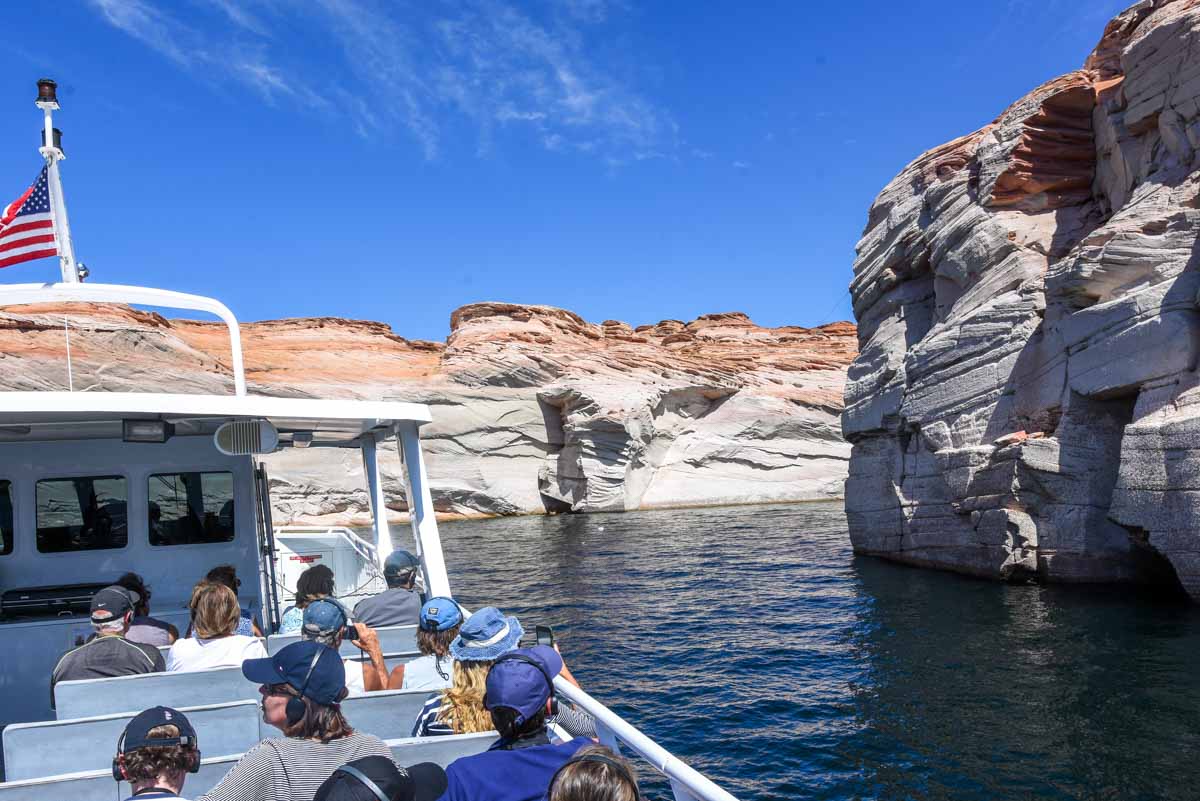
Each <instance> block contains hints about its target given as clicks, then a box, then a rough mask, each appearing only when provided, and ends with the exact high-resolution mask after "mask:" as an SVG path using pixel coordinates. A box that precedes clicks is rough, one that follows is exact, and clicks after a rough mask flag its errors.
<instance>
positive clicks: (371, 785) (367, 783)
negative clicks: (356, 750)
mask: <svg viewBox="0 0 1200 801" xmlns="http://www.w3.org/2000/svg"><path fill="white" fill-rule="evenodd" d="M334 773H345V774H346V775H347V776H352V777H353V778H355V779H357V780H358V782H359V783H360V784H361V785H362V786H363V787H366V788H367V789H368V790H370V791H371V793H372V794H374V796H375V797H376V798H378V799H379V801H391V799H390V798H388V797H387V794H386V793H384V792H383V790H380V789H379V785H378V784H376V783H375V782H373V781H371V779H370V777H368V776H367V774H365V773H363V772H362V771H361V770H359V769H358V768H356V767H354V766H353V765H342V766H341V767H340V768H338V769H337V770H335V771H334Z"/></svg>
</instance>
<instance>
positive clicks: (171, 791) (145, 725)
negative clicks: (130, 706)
mask: <svg viewBox="0 0 1200 801" xmlns="http://www.w3.org/2000/svg"><path fill="white" fill-rule="evenodd" d="M199 769H200V744H199V742H198V740H197V739H196V730H195V729H193V728H192V724H191V723H189V722H188V719H187V717H186V716H185V715H184V714H183V713H182V712H179V711H177V710H175V709H171V708H170V707H166V706H156V707H153V708H151V709H147V710H146V711H144V712H142V713H140V714H138V715H137V716H135V717H134V719H133V720H131V721H129V723H128V724H126V726H125V731H124V733H123V734H122V735H121V739H119V740H118V741H117V755H116V757H115V758H114V759H113V772H114V773H117V774H119V775H120V776H121V778H123V779H124V780H125V781H127V782H129V786H130V789H132V790H133V795H131V796H129V798H128V799H126V801H145V800H146V799H156V801H184V799H183V798H182V797H181V796H180V793H182V792H183V784H184V781H185V780H186V779H187V775H188V774H189V773H195V772H196V771H198V770H199Z"/></svg>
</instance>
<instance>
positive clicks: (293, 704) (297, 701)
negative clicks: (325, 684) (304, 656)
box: [285, 646, 326, 726]
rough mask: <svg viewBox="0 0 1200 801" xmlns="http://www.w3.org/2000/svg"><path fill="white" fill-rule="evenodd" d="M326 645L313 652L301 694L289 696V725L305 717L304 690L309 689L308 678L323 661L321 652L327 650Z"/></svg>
mask: <svg viewBox="0 0 1200 801" xmlns="http://www.w3.org/2000/svg"><path fill="white" fill-rule="evenodd" d="M325 650H326V648H325V646H321V647H320V648H318V649H317V650H316V651H315V652H313V658H312V662H309V663H308V672H307V673H305V674H304V683H303V684H301V685H300V687H299V688H298V689H299V692H300V695H298V696H297V695H292V696H289V698H288V702H287V709H286V710H285V711H286V712H287V723H288V725H289V726H295V725H296V724H297V723H299V722H300V721H301V720H302V719H303V718H304V713H305V712H306V711H307V707H306V706H305V705H304V691H305V690H307V689H308V680H309V679H311V678H312V674H313V671H314V670H316V669H317V663H318V662H320V661H321V653H322V652H323V651H325Z"/></svg>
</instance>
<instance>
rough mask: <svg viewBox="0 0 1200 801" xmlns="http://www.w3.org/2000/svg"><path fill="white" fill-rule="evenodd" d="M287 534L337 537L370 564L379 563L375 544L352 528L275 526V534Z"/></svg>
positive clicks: (277, 535)
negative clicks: (348, 544)
mask: <svg viewBox="0 0 1200 801" xmlns="http://www.w3.org/2000/svg"><path fill="white" fill-rule="evenodd" d="M281 534H282V535H285V536H286V535H288V534H300V535H305V534H314V535H316V536H320V537H338V538H340V539H344V540H346V542H348V543H350V547H351V548H353V549H354V552H355V553H357V554H358V555H359V556H361V557H362V558H363V559H365V560H366V561H367V562H368V563H370V564H372V565H377V564H379V560H378V558H377V554H376V551H375V546H374V545H373V544H372V543H369V542H367V541H366V540H364V539H363V538H362V537H360V536H358V534H356V533H355V532H354V529H352V528H347V527H346V526H276V527H275V536H276V537H279V536H280V535H281Z"/></svg>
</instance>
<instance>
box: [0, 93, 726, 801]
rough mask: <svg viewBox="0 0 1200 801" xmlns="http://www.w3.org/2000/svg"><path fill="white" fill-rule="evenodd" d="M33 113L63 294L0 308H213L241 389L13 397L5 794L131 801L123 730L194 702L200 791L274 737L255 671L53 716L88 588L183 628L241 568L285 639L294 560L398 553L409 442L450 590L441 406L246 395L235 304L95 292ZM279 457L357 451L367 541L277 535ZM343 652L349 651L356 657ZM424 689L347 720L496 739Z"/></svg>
mask: <svg viewBox="0 0 1200 801" xmlns="http://www.w3.org/2000/svg"><path fill="white" fill-rule="evenodd" d="M38 106H39V107H40V108H42V109H43V111H44V113H45V133H46V138H45V142H44V144H43V147H42V149H41V153H42V155H43V157H44V158H45V160H46V171H47V172H46V175H47V176H48V189H49V195H50V210H51V215H50V216H51V217H52V218H53V223H54V228H53V230H54V235H55V239H56V242H55V246H56V249H57V254H58V256H59V258H60V262H61V268H62V276H63V277H62V281H61V282H58V283H49V284H15V285H0V306H3V307H7V306H11V305H15V304H31V303H77V302H78V303H118V304H129V305H148V306H153V307H165V308H173V309H181V310H186V311H193V312H194V311H199V312H206V313H209V314H212V315H215V316H216V317H218V318H219V319H220V320H221V321H222V322H223V323H224V324H225V326H226V327H227V328H228V332H229V342H230V351H231V352H230V357H231V358H230V364H231V369H232V374H233V375H232V378H233V394H232V395H200V394H166V393H155V392H139V393H129V392H74V391H48V392H0V539H2V540H3V541H2V543H0V576H2V577H3V580H2V581H0V653H3V654H4V663H3V664H4V669H3V671H0V724H4V726H5V729H4V732H3V756H4V772H5V773H4V778H5V780H6V781H4V782H3V783H0V801H16V800H17V799H35V798H36V799H45V798H51V799H68V798H69V799H73V801H93V799H94V800H95V801H108V799H111V798H113V797H114V794H117V793H118V792H119V793H121V795H120V797H124V794H126V793H127V792H128V787H126V786H123V787H120V788H116V787H114V779H113V776H112V772H111V768H110V765H109V763H110V761H111V759H112V755H113V753H114V751H115V748H116V743H117V737H118V735H119V733H120V731H121V730H122V729H123V727H124V725H125V723H126V722H127V721H128V720H129V719H130V718H131V717H132V716H133V715H134V714H136V713H137V712H139V711H140V710H142V709H143V708H146V707H149V706H152V705H155V704H160V703H161V704H165V705H170V706H175V707H178V708H182V709H184V710H186V711H187V714H188V715H189V717H190V719H191V720H192V722H193V724H194V725H195V727H196V729H197V733H198V739H199V742H200V748H201V751H202V754H203V760H202V765H201V769H200V772H199V773H198V774H195V775H192V776H189V777H188V779H187V784H186V787H185V794H186V795H187V796H188V797H196V796H199V795H201V794H202V793H204V792H205V791H207V790H208V789H209V788H210V787H212V786H213V785H215V784H216V783H217V781H219V780H220V778H221V776H223V775H224V773H225V772H226V771H227V770H228V769H229V768H230V767H231V766H232V765H233V764H234V763H235V762H236V761H237V759H238V758H239V757H240V755H241V754H242V753H244V752H245V751H246V750H248V749H249V748H251V747H253V746H254V744H256V743H257V742H258V741H259V739H261V738H262V737H265V736H273V735H274V734H277V732H274V730H270V731H268V730H267V729H266V728H265V724H263V723H262V722H261V719H260V711H259V706H258V701H257V699H258V694H257V690H256V688H255V687H254V686H252V685H250V683H249V682H247V681H246V680H245V679H244V678H243V677H242V676H241V672H240V668H216V669H212V670H205V671H193V672H179V673H151V674H145V675H138V676H121V677H117V678H102V679H91V680H87V681H66V682H60V683H59V684H58V686H57V688H56V692H55V701H56V704H55V706H54V707H53V708H52V706H51V695H50V684H49V680H50V674H51V670H52V669H53V668H54V666H55V664H56V662H57V660H58V658H59V657H60V656H61V655H62V654H63V653H65V652H66V651H68V650H69V649H71V648H72V647H74V646H75V645H76V644H77V643H79V642H81V641H82V638H84V637H87V636H89V635H90V634H91V633H92V629H91V625H90V620H89V616H88V611H89V604H90V600H91V595H92V593H93V592H95V591H96V590H97V589H98V588H100V587H103V586H106V585H108V584H111V583H113V582H114V581H115V580H116V579H117V577H118V576H120V575H121V574H123V573H125V572H127V571H132V572H135V573H138V574H140V575H141V576H142V577H143V578H144V579H145V581H146V583H147V584H148V585H149V586H151V587H152V589H153V596H152V602H151V603H152V606H151V610H150V611H151V615H153V616H154V617H156V618H158V619H161V620H165V621H168V622H172V623H174V624H175V625H176V627H177V628H178V629H179V631H180V632H183V631H185V630H186V628H187V623H188V612H187V601H188V599H189V597H190V592H191V588H192V586H193V584H194V583H195V582H196V581H197V580H198V579H199V578H201V577H202V576H203V575H204V573H205V572H206V571H207V570H208V569H209V568H210V567H212V566H215V565H220V564H231V565H233V566H234V567H235V568H236V569H237V572H238V574H239V575H240V576H241V577H243V579H244V581H243V584H242V586H241V590H240V592H239V600H240V601H241V603H242V605H243V606H245V607H248V608H249V609H250V610H251V611H252V612H253V613H254V614H255V615H256V617H257V618H258V619H259V620H261V621H262V623H263V630H264V631H267V632H270V631H274V630H275V627H276V626H277V624H278V622H279V619H280V613H281V609H282V608H283V606H284V605H285V604H286V602H287V599H288V598H287V591H288V590H291V589H292V587H287V588H286V589H285V588H284V584H285V582H284V581H283V580H282V578H283V576H282V574H283V573H284V572H286V567H285V564H284V562H285V561H288V560H287V558H286V557H288V556H293V555H294V556H297V557H298V558H297V559H296V560H295V561H297V562H299V563H302V564H307V563H308V562H309V561H311V560H312V558H313V557H312V554H314V553H320V552H330V553H333V552H339V553H344V552H346V551H347V550H349V551H350V552H351V553H350V554H349V555H348V558H347V560H346V561H345V564H346V565H347V566H349V567H344V568H341V569H343V570H352V571H359V572H360V573H363V574H364V575H366V577H367V578H368V579H372V578H377V577H378V571H379V570H380V569H381V568H382V560H383V559H385V558H386V557H387V556H388V554H389V553H390V552H391V551H392V548H393V537H392V532H391V529H390V528H389V525H388V520H387V508H386V506H385V503H384V492H383V482H382V480H381V476H380V468H379V453H380V451H381V450H382V449H384V448H391V447H395V448H397V449H398V451H399V455H400V458H401V462H402V465H403V469H404V478H405V489H406V494H407V505H408V511H409V516H410V519H411V528H412V542H413V544H414V545H415V553H416V555H417V556H418V557H419V558H420V561H421V574H422V576H423V580H424V586H425V588H426V591H427V593H429V594H430V595H431V596H432V595H437V596H451V595H452V593H453V588H452V587H451V585H450V582H449V579H448V578H447V572H446V564H445V560H444V559H443V555H442V547H441V542H440V540H439V537H438V524H437V520H436V518H435V515H434V509H433V504H432V500H431V498H430V491H429V484H428V478H427V475H426V470H425V462H424V460H423V458H422V453H421V433H420V432H421V427H422V426H423V425H425V424H426V423H429V422H430V421H431V414H430V410H429V408H428V407H427V406H425V405H423V404H416V403H402V402H392V401H386V402H375V401H361V400H319V399H296V398H278V397H266V396H257V395H252V394H249V393H248V392H247V390H246V379H245V371H244V367H243V360H242V347H241V337H240V332H239V328H238V322H237V319H236V318H235V317H234V315H233V313H232V312H231V311H230V310H229V309H228V308H227V307H226V306H225V305H223V304H222V303H220V302H218V301H216V300H212V299H210V298H206V297H200V296H197V295H190V294H182V293H178V292H171V291H167V290H162V289H154V288H146V287H134V286H119V285H106V284H99V283H90V282H85V281H84V280H83V279H84V278H86V277H87V276H86V271H85V269H84V268H83V267H82V265H79V264H77V263H76V261H75V256H74V249H73V246H72V243H71V239H70V230H69V227H68V224H67V217H66V206H65V202H64V200H63V195H62V188H61V183H60V180H59V176H58V161H59V160H61V158H62V152H61V148H60V146H59V145H58V139H57V135H58V132H57V131H55V130H54V129H53V126H52V123H51V112H52V111H54V110H57V108H58V104H57V101H56V98H55V96H54V84H53V82H51V81H48V80H44V81H41V82H39V99H38ZM68 359H69V351H68ZM284 448H354V449H357V450H358V451H359V452H360V453H361V455H362V463H363V468H364V473H365V480H366V484H367V487H366V488H367V491H368V497H369V499H370V506H371V514H372V519H373V526H372V531H371V536H370V539H365V538H361V537H359V535H357V534H356V533H354V532H351V531H349V530H336V529H333V530H304V529H299V530H297V529H281V530H280V531H279V532H278V533H277V532H276V530H275V528H274V527H273V524H272V520H271V498H270V492H269V483H268V480H267V473H266V469H265V467H264V465H263V462H262V457H263V455H265V454H268V453H272V452H275V451H277V450H279V449H284ZM281 543H282V545H281ZM281 557H284V560H283V561H281ZM335 569H338V568H336V567H335ZM293 586H294V585H293ZM356 586H359V587H360V590H361V589H363V588H364V587H365V586H366V585H364V584H363V583H362V582H357V583H356ZM295 639H296V637H295V636H281V635H276V634H268V635H267V637H266V647H267V650H268V651H269V652H271V653H274V652H276V651H278V650H279V648H281V647H283V646H284V645H286V644H287V643H289V642H294V641H295ZM380 640H381V643H382V645H383V650H384V652H385V656H386V657H388V658H390V659H391V660H392V662H393V664H395V663H396V660H397V659H400V658H406V657H407V656H409V655H411V654H414V652H415V632H414V629H413V627H399V628H397V629H390V630H389V629H382V630H380ZM345 647H346V648H347V650H346V651H345V653H346V654H347V655H349V656H353V655H357V654H358V651H357V649H353V648H349V646H345ZM555 686H556V689H557V690H558V692H559V693H560V694H561V695H562V696H564V697H566V698H568V699H569V700H570V701H571V702H573V703H574V704H575V705H576V706H578V707H580V708H582V709H583V710H585V711H587V712H588V713H590V714H591V715H593V716H594V717H595V718H596V722H597V728H598V731H599V733H600V739H601V741H602V742H604V743H606V744H608V745H610V746H612V747H615V748H619V749H622V750H623V751H624V752H625V753H626V754H627V755H634V754H636V755H637V756H640V757H641V758H642V759H644V760H645V761H646V762H647V763H649V765H650V766H652V768H653V769H654V770H656V771H658V772H659V773H661V774H663V775H665V776H666V777H667V779H668V780H669V783H670V786H671V789H672V792H673V793H674V797H675V798H676V799H680V801H683V799H703V800H704V801H709V800H710V799H711V800H713V801H718V800H719V801H729V800H730V799H733V796H732V795H730V794H729V793H728V792H726V791H724V790H722V789H721V788H719V787H717V786H716V785H715V784H714V783H713V782H711V781H710V780H708V779H706V778H705V777H704V776H702V775H701V774H700V773H698V772H697V771H696V770H694V769H693V768H691V767H689V766H688V765H687V764H685V763H684V762H682V761H681V760H679V759H677V758H675V757H674V756H672V755H671V754H670V753H669V752H668V751H667V750H666V749H664V748H662V747H661V746H659V745H658V744H657V743H655V742H654V741H653V740H652V739H651V738H650V737H648V736H646V735H645V734H644V733H642V732H641V731H639V730H638V729H637V728H635V727H634V726H633V725H632V724H631V723H629V722H627V721H625V720H624V719H622V718H621V717H620V716H618V715H617V714H615V713H614V712H613V711H612V710H610V709H609V708H608V707H606V706H605V705H604V704H602V703H601V702H600V701H598V700H596V699H594V698H592V697H591V696H589V695H588V694H587V693H585V692H583V691H581V690H580V689H578V688H576V687H575V686H573V685H571V684H569V683H567V682H565V681H564V680H563V679H561V678H559V679H557V680H556V681H555ZM427 696H428V692H427V691H425V690H419V691H408V690H389V691H383V692H375V693H365V694H362V695H358V696H352V697H350V698H348V699H347V700H346V702H345V704H344V709H345V711H346V715H347V717H348V718H349V719H350V721H351V722H352V723H353V724H354V725H355V726H356V727H357V728H360V729H361V730H363V731H367V732H371V733H374V734H377V735H378V736H380V737H382V738H383V739H385V740H386V741H387V742H388V744H389V746H390V747H391V748H392V751H393V754H394V755H395V758H396V761H397V762H398V763H399V764H412V763H415V762H419V761H425V760H429V761H436V762H439V763H441V764H443V765H445V764H448V763H449V762H450V761H452V760H453V759H455V758H457V757H459V756H464V755H468V754H472V753H478V752H480V751H483V750H485V749H486V748H487V747H488V745H489V744H490V743H491V742H492V741H494V739H495V735H494V733H491V734H485V735H478V734H472V735H456V736H451V737H430V738H409V737H407V736H406V735H407V733H408V731H409V729H410V727H411V725H412V721H413V719H414V718H415V715H416V711H417V709H419V707H420V705H421V702H422V701H423V700H424V698H426V697H427Z"/></svg>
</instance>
